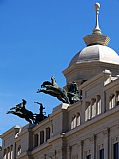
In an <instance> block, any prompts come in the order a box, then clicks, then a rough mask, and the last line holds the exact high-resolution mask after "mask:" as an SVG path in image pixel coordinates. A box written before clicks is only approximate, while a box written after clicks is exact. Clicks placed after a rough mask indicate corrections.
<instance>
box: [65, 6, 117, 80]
mask: <svg viewBox="0 0 119 159" xmlns="http://www.w3.org/2000/svg"><path fill="white" fill-rule="evenodd" d="M99 10H100V4H99V3H96V4H95V12H96V25H95V27H94V29H93V32H92V34H91V35H87V36H85V37H84V42H85V43H86V45H87V46H86V47H85V48H84V49H83V50H81V51H79V52H78V53H77V54H76V55H75V56H74V57H73V58H72V60H71V62H70V63H69V66H68V68H66V69H65V70H64V71H63V73H64V76H65V77H66V80H67V83H69V82H72V81H79V83H82V81H85V80H88V79H91V78H92V77H94V76H96V75H98V74H99V73H101V72H102V71H104V70H105V69H107V70H110V71H111V73H112V75H117V74H119V56H118V54H117V53H116V52H115V51H114V50H113V49H111V48H110V47H108V46H107V45H108V43H109V41H110V38H109V37H108V36H107V35H103V34H102V32H101V29H100V27H99Z"/></svg>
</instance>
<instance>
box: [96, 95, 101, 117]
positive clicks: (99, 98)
mask: <svg viewBox="0 0 119 159" xmlns="http://www.w3.org/2000/svg"><path fill="white" fill-rule="evenodd" d="M97 114H101V97H100V95H97Z"/></svg>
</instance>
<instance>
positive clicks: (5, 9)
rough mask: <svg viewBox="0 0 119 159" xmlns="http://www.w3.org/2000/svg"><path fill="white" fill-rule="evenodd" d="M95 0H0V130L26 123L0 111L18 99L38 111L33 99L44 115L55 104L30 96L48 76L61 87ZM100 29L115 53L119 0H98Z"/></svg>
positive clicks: (118, 40)
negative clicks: (107, 37)
mask: <svg viewBox="0 0 119 159" xmlns="http://www.w3.org/2000/svg"><path fill="white" fill-rule="evenodd" d="M95 2H96V1H95V0H0V134H2V133H3V132H4V131H6V130H8V129H9V128H11V127H12V126H14V125H16V124H17V125H25V124H26V122H25V121H24V120H23V119H20V118H18V117H17V116H13V115H7V114H6V112H7V110H9V109H10V108H11V107H12V106H15V104H17V103H19V102H21V99H22V98H24V99H26V100H27V108H28V109H30V110H32V111H33V112H34V113H38V109H39V108H38V106H37V105H36V104H34V101H39V102H42V103H43V104H44V106H45V107H46V112H47V114H49V113H51V112H52V108H53V107H55V106H57V105H58V104H59V103H60V102H59V101H58V100H57V99H56V98H53V97H50V96H48V95H45V94H36V91H37V89H38V88H40V85H41V84H42V82H43V81H45V80H50V77H51V76H52V75H54V76H55V77H56V80H57V83H58V84H59V85H60V86H61V87H62V86H64V85H65V84H66V81H65V78H64V76H63V74H62V71H63V70H64V69H65V68H67V66H68V64H69V62H70V60H71V59H72V57H73V56H74V55H75V54H76V53H77V52H78V51H79V50H81V49H82V48H84V47H85V44H84V42H83V37H84V36H85V35H87V34H91V33H92V29H93V28H94V26H95V11H94V4H95ZM98 2H100V3H101V9H100V16H99V20H100V28H101V30H102V33H104V34H107V35H108V36H109V37H110V38H111V41H110V44H109V46H110V47H112V48H113V49H114V50H115V51H116V52H117V53H118V52H119V31H118V30H119V0H99V1H98Z"/></svg>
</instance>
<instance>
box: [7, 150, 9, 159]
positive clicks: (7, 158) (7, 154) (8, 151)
mask: <svg viewBox="0 0 119 159" xmlns="http://www.w3.org/2000/svg"><path fill="white" fill-rule="evenodd" d="M7 159H10V148H9V147H8V148H7Z"/></svg>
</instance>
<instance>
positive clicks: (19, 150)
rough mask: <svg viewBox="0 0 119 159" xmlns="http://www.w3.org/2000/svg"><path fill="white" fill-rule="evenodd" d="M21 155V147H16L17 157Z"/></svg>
mask: <svg viewBox="0 0 119 159" xmlns="http://www.w3.org/2000/svg"><path fill="white" fill-rule="evenodd" d="M20 154H21V145H19V146H18V149H17V156H19V155H20Z"/></svg>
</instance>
